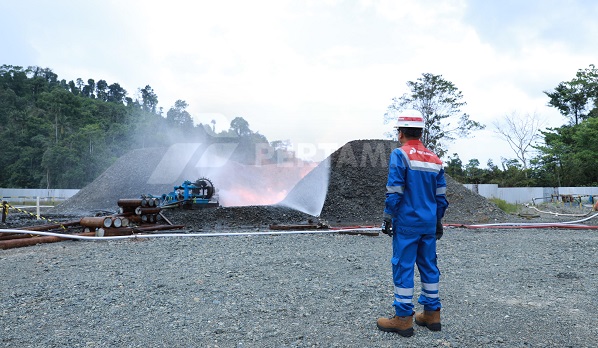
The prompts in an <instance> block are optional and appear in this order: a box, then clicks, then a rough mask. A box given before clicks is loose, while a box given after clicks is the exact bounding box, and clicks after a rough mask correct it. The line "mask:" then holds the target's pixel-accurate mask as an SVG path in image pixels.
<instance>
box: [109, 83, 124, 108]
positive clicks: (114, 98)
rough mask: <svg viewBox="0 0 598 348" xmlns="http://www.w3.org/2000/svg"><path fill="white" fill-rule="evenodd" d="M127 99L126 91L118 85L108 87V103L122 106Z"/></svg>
mask: <svg viewBox="0 0 598 348" xmlns="http://www.w3.org/2000/svg"><path fill="white" fill-rule="evenodd" d="M126 97H127V91H126V90H125V89H124V88H122V87H121V86H120V84H118V83H113V84H111V85H110V86H108V101H109V102H111V103H119V104H122V103H124V102H125V98H126Z"/></svg>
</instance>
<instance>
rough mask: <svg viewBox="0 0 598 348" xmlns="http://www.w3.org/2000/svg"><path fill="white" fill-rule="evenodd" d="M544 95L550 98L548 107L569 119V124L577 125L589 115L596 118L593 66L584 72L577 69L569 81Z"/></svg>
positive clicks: (597, 80)
mask: <svg viewBox="0 0 598 348" xmlns="http://www.w3.org/2000/svg"><path fill="white" fill-rule="evenodd" d="M544 94H546V95H547V96H548V97H549V98H550V101H549V102H548V106H552V107H555V108H557V109H558V110H559V112H560V113H561V115H563V116H565V117H567V118H569V119H570V124H574V125H577V124H579V123H580V122H581V121H582V120H585V119H587V118H588V117H589V116H590V114H594V115H595V116H598V112H597V111H596V108H597V107H598V70H596V67H595V66H594V65H593V64H591V65H590V67H589V68H587V69H585V70H581V69H579V70H578V71H577V73H576V74H575V78H573V79H572V80H571V81H568V82H560V83H559V84H558V85H557V86H556V87H555V88H554V91H551V92H550V91H544ZM592 104H593V105H592ZM592 108H593V109H592Z"/></svg>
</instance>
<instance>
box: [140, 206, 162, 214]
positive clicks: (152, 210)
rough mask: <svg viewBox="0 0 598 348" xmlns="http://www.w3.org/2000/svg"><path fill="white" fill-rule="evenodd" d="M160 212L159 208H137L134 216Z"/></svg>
mask: <svg viewBox="0 0 598 348" xmlns="http://www.w3.org/2000/svg"><path fill="white" fill-rule="evenodd" d="M161 210H162V209H161V208H142V207H137V208H135V214H137V215H150V214H158V213H159V212H160V211H161Z"/></svg>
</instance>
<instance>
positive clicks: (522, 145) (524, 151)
mask: <svg viewBox="0 0 598 348" xmlns="http://www.w3.org/2000/svg"><path fill="white" fill-rule="evenodd" d="M543 124H544V120H541V119H540V116H539V115H538V114H536V113H533V114H529V113H528V114H526V115H525V116H523V117H522V116H521V115H519V114H518V113H517V112H515V111H513V112H512V113H511V114H510V115H505V116H504V117H503V119H502V121H495V122H493V125H494V132H495V133H497V134H498V135H499V137H500V138H501V139H503V140H505V141H506V142H507V143H508V144H509V147H510V148H511V150H513V152H515V155H516V156H517V159H519V160H520V161H521V163H522V164H523V169H527V168H528V164H529V159H528V156H527V155H528V153H529V151H530V150H531V148H533V145H534V143H535V142H536V141H537V140H538V139H540V138H541V137H542V135H541V134H540V132H539V130H540V128H541V127H542V125H543Z"/></svg>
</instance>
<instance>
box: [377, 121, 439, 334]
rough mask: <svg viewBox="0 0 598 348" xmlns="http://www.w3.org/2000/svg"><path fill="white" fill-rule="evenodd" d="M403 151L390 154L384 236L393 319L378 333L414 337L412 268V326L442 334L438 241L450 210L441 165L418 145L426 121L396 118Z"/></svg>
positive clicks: (380, 324) (385, 320)
mask: <svg viewBox="0 0 598 348" xmlns="http://www.w3.org/2000/svg"><path fill="white" fill-rule="evenodd" d="M397 128H398V135H399V141H400V143H401V147H400V148H397V149H394V150H393V152H392V154H391V155H390V163H389V168H388V182H387V184H386V202H385V203H386V204H385V208H384V215H383V223H382V232H383V233H385V234H388V235H390V236H391V237H392V260H391V262H392V275H393V281H394V302H393V306H394V308H395V316H393V317H392V318H380V319H378V322H377V326H378V328H379V329H380V330H382V331H387V332H396V333H398V334H399V335H401V336H404V337H409V336H412V335H413V315H414V314H415V313H414V311H413V307H414V306H413V302H412V301H413V289H414V281H413V275H414V266H415V264H417V267H418V269H419V274H420V278H421V293H420V296H419V299H418V302H419V303H420V304H421V305H423V307H424V308H423V312H420V313H417V314H415V323H416V324H418V325H420V326H425V327H427V328H428V329H430V330H432V331H440V308H441V305H440V297H439V293H438V282H439V280H440V271H439V270H438V266H437V264H436V241H437V240H438V239H440V238H441V237H442V233H443V228H442V222H441V219H442V218H443V216H444V212H445V211H446V208H447V207H448V201H447V200H446V180H445V178H444V169H443V168H442V161H441V160H440V159H439V158H438V156H436V155H435V154H434V153H433V152H432V151H430V150H428V149H427V148H426V147H425V146H424V145H423V143H422V142H421V141H420V138H421V136H422V132H423V130H424V119H423V117H421V116H419V115H417V114H415V113H414V114H410V115H408V116H399V118H398V126H397Z"/></svg>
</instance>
